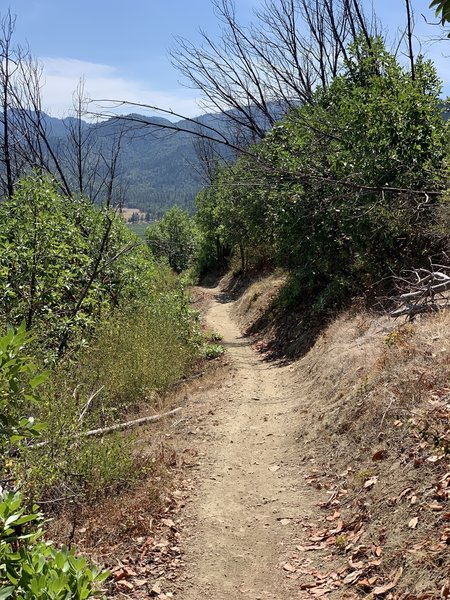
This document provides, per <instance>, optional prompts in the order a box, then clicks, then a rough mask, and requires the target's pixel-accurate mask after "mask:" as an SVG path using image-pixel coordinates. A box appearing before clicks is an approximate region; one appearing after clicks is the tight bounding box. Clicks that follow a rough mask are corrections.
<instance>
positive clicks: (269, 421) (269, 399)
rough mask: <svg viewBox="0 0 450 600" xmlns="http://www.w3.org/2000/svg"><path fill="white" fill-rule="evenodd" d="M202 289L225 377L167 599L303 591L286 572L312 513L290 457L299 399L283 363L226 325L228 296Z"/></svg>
mask: <svg viewBox="0 0 450 600" xmlns="http://www.w3.org/2000/svg"><path fill="white" fill-rule="evenodd" d="M209 293H210V294H211V302H210V304H209V309H208V310H207V313H206V324H207V327H209V328H211V329H213V330H214V331H217V332H219V333H220V334H221V335H222V336H223V341H222V342H221V343H222V344H223V345H224V347H225V348H226V353H227V357H228V358H227V360H228V361H229V363H230V366H231V378H230V379H229V380H228V382H227V383H225V384H224V385H222V386H221V387H220V388H218V389H217V391H216V394H217V396H216V398H211V400H212V405H213V406H215V412H214V420H212V421H211V422H210V425H211V429H212V430H213V431H212V432H210V435H208V434H207V435H206V438H205V439H204V441H205V446H204V447H203V450H204V452H205V455H206V461H205V462H204V463H203V465H202V467H201V468H200V471H199V473H198V475H199V485H198V487H197V488H196V491H195V492H194V497H193V499H192V502H191V505H190V506H191V507H190V508H189V509H188V510H189V512H190V515H189V520H190V521H191V525H192V526H191V527H190V531H189V533H185V544H184V545H185V548H184V552H185V562H186V565H187V573H186V580H185V581H187V583H186V585H184V586H183V589H182V590H180V591H179V593H178V594H177V597H181V598H183V600H200V599H205V600H234V599H236V598H243V599H244V598H248V599H249V600H257V599H267V600H287V599H291V598H292V599H293V598H302V597H303V598H305V597H310V596H309V595H308V594H307V593H305V592H303V596H302V595H301V594H302V592H301V591H300V590H299V586H298V582H297V581H295V580H293V579H290V578H289V575H290V573H289V566H290V565H289V559H290V556H291V555H292V553H294V555H295V546H296V543H297V544H298V543H300V540H301V537H297V535H299V536H301V532H300V531H299V529H300V527H299V524H300V523H305V521H306V522H307V521H308V519H309V518H310V517H311V516H312V514H313V511H314V510H317V500H318V498H317V496H316V494H315V493H314V491H313V490H311V488H308V487H307V486H306V483H304V478H303V477H302V474H301V473H299V472H298V464H299V460H298V457H296V456H294V454H295V453H296V448H297V449H298V444H297V443H296V441H297V440H296V435H297V432H298V429H299V422H298V421H299V416H298V413H297V411H298V405H299V397H298V392H297V390H296V387H295V385H293V383H292V377H291V373H292V371H291V369H292V367H289V366H281V365H279V364H276V363H273V362H264V360H263V358H262V357H261V355H259V354H258V353H257V352H256V351H255V350H254V349H253V348H252V345H251V340H250V339H249V338H246V337H243V336H242V335H241V333H240V331H239V329H238V327H237V325H236V324H235V323H234V322H233V320H232V318H231V316H230V312H231V309H232V306H233V302H232V301H231V299H230V298H229V297H227V295H225V294H223V293H221V292H220V290H219V289H218V288H216V289H213V290H210V292H209ZM207 393H208V394H210V395H211V394H212V395H214V391H212V392H211V390H208V392H207ZM205 400H206V399H205ZM207 427H209V426H207ZM294 465H295V466H294Z"/></svg>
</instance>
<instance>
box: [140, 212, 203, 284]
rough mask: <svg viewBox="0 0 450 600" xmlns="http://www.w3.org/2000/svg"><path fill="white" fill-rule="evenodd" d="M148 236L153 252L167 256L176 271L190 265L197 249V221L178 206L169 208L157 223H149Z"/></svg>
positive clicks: (159, 256)
mask: <svg viewBox="0 0 450 600" xmlns="http://www.w3.org/2000/svg"><path fill="white" fill-rule="evenodd" d="M146 237H147V240H148V243H149V245H150V248H151V249H152V252H153V254H154V255H155V256H156V257H158V258H161V257H164V258H166V259H167V260H168V262H169V265H170V266H171V267H172V269H173V270H174V271H175V272H176V273H181V271H184V270H186V269H187V268H188V267H189V266H190V264H191V263H192V260H193V258H194V256H195V254H196V251H197V246H198V233H197V229H196V226H195V221H194V220H193V219H192V218H191V217H190V216H189V213H188V212H187V211H184V210H181V208H179V207H178V206H174V207H173V208H171V209H170V210H168V211H167V212H166V213H165V215H164V216H163V218H162V219H161V220H160V221H158V222H157V223H154V224H153V225H149V227H148V228H147V231H146Z"/></svg>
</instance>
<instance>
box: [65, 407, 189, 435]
mask: <svg viewBox="0 0 450 600" xmlns="http://www.w3.org/2000/svg"><path fill="white" fill-rule="evenodd" d="M180 410H181V406H179V407H178V408H174V409H173V410H170V411H169V412H166V413H162V414H160V415H151V416H150V417H141V418H140V419H134V421H126V422H125V423H117V424H116V425H110V426H109V427H102V428H100V429H91V430H90V431H83V432H82V433H78V434H77V435H75V436H74V437H75V438H80V437H92V436H95V435H105V434H106V433H112V432H113V431H123V430H124V429H131V427H137V426H138V425H144V424H145V423H154V422H155V421H160V420H161V419H164V417H173V416H174V415H176V414H177V413H179V412H180Z"/></svg>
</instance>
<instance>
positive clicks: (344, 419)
mask: <svg viewBox="0 0 450 600" xmlns="http://www.w3.org/2000/svg"><path fill="white" fill-rule="evenodd" d="M270 287H271V282H270V281H267V282H257V283H256V284H254V285H253V286H250V287H249V288H248V290H247V291H246V293H245V294H244V295H243V297H242V298H241V299H240V301H239V303H238V307H237V310H238V311H239V312H240V313H246V315H247V319H249V318H250V320H251V319H252V318H253V319H254V318H255V315H256V317H257V318H260V317H259V316H258V310H255V308H254V307H256V303H258V305H259V306H260V307H263V306H264V304H266V305H268V301H269V299H270V300H271V298H272V296H270V298H269V296H268V293H269V292H268V290H269V289H270ZM240 316H241V323H245V325H246V326H247V325H248V321H246V318H245V317H242V314H241V315H240ZM266 331H269V332H270V325H269V326H268V327H266ZM291 368H292V377H293V379H294V380H295V382H296V384H297V386H298V389H299V398H301V400H300V402H299V404H300V405H299V411H298V414H300V418H301V422H299V426H298V432H299V435H298V439H299V447H298V456H299V462H302V463H303V462H305V461H308V460H309V461H311V464H312V465H314V467H315V468H316V469H317V471H316V473H317V472H319V473H320V478H321V479H320V480H321V484H320V485H321V487H325V488H326V489H329V490H338V491H340V494H341V495H340V499H339V501H338V505H339V510H340V511H341V514H342V518H343V520H344V523H351V522H355V520H356V521H358V522H359V523H360V524H361V527H362V528H363V530H364V533H363V535H362V537H361V538H360V540H359V543H360V544H363V545H367V546H368V547H371V545H372V544H375V545H377V546H378V545H379V546H381V547H382V561H381V565H380V566H379V567H378V569H377V574H378V576H379V578H380V579H379V580H378V581H379V582H382V581H389V574H392V570H393V569H395V568H399V567H400V566H401V567H403V574H402V577H401V579H400V580H399V583H398V585H397V586H396V589H395V593H393V595H392V596H391V597H392V598H400V597H402V598H403V597H404V598H408V599H411V600H416V599H417V598H422V597H427V598H428V597H429V598H434V597H436V598H437V597H440V596H439V594H440V589H441V588H442V586H443V584H444V582H445V580H446V579H447V578H448V577H449V572H450V552H448V545H449V544H450V512H449V511H450V506H449V493H450V482H448V481H447V480H446V479H445V476H446V474H447V475H448V479H450V473H449V472H450V460H449V456H450V454H449V455H445V451H446V448H448V450H449V451H450V312H449V311H443V312H441V313H439V314H435V315H430V316H425V317H421V318H418V319H417V320H416V321H415V322H413V323H405V322H402V323H399V322H393V321H392V319H389V318H388V317H383V316H379V315H374V314H370V313H368V312H365V311H360V310H352V311H349V312H347V313H345V314H342V315H340V316H339V317H337V318H336V319H335V320H334V321H333V322H332V323H331V324H329V325H328V326H327V327H326V328H325V329H324V330H323V331H322V333H321V334H320V335H319V337H318V338H317V339H316V341H315V343H314V345H313V346H312V348H311V349H310V350H309V351H308V352H307V353H306V354H305V355H304V356H303V358H302V359H301V360H299V361H297V362H296V363H294V365H293V366H292V367H291ZM373 457H374V459H373ZM371 477H375V478H376V483H375V484H374V485H373V486H369V487H364V485H365V483H366V482H367V481H368V480H369V479H370V478H371ZM443 478H444V479H443ZM314 480H315V481H316V475H314ZM338 497H339V496H338ZM335 508H336V506H335ZM328 514H329V510H328ZM325 516H326V513H324V517H325ZM415 517H417V519H418V521H417V525H416V526H415V527H414V528H413V527H411V526H409V524H410V523H411V519H414V518H415ZM342 535H343V536H344V537H343V538H342V539H344V538H345V535H346V532H345V530H344V532H343V534H342ZM334 551H335V553H336V555H339V554H340V555H342V551H343V550H342V548H340V547H339V544H336V545H335V550H334ZM353 589H354V588H353ZM358 591H359V593H360V594H361V595H362V596H364V597H367V592H368V590H367V589H366V590H364V589H360V590H358ZM425 592H429V593H430V595H429V596H428V595H427V596H423V594H424V593H425ZM402 593H404V594H405V596H402V595H401V594H402ZM370 597H372V596H370Z"/></svg>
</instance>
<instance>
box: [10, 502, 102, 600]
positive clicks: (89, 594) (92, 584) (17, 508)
mask: <svg viewBox="0 0 450 600" xmlns="http://www.w3.org/2000/svg"><path fill="white" fill-rule="evenodd" d="M38 510H39V509H38V507H37V506H34V507H33V512H31V513H27V511H26V509H25V507H24V505H23V499H22V496H21V494H19V493H18V492H16V493H14V492H8V491H3V492H2V493H1V494H0V584H1V586H2V587H1V590H0V599H1V600H6V599H7V598H11V600H67V598H72V599H73V600H85V599H87V598H93V597H94V596H96V597H98V596H100V595H102V594H101V592H100V591H99V589H98V588H99V587H100V585H101V584H102V583H103V582H104V581H105V579H107V577H108V576H109V573H108V572H107V571H103V572H102V571H100V570H99V569H97V568H96V567H95V566H93V565H90V564H89V563H88V561H87V560H86V559H85V558H83V557H77V556H76V555H75V550H74V549H71V550H68V549H67V548H66V547H64V546H63V547H62V548H60V549H57V548H56V547H55V546H54V545H53V544H52V543H51V542H45V541H43V539H42V537H43V535H44V530H43V523H44V521H43V516H42V513H40V512H38Z"/></svg>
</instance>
